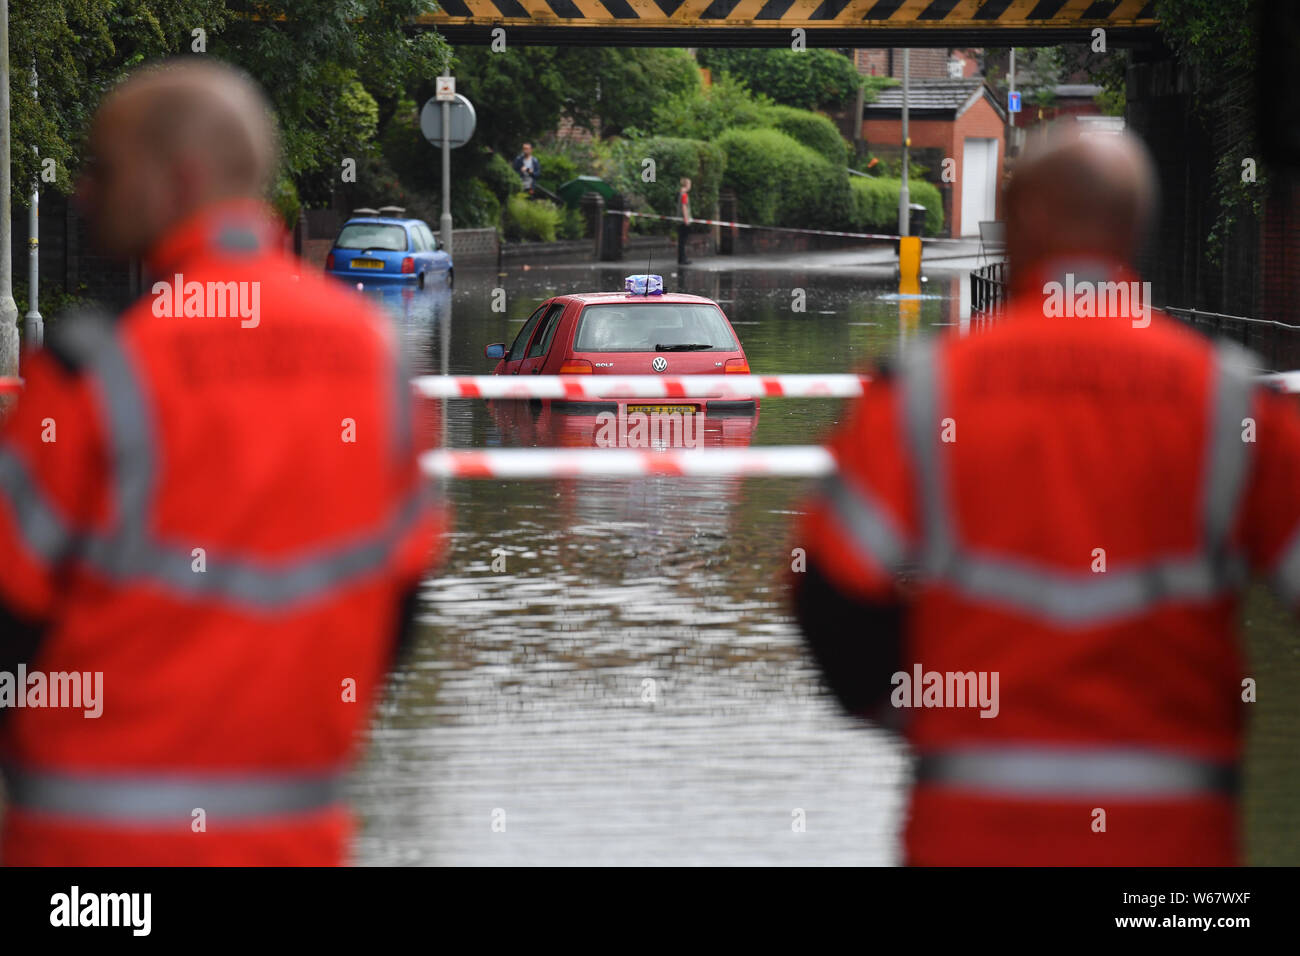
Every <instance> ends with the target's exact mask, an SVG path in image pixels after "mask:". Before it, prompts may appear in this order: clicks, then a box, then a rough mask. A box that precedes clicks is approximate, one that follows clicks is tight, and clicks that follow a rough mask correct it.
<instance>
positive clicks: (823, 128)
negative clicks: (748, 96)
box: [764, 106, 849, 166]
mask: <svg viewBox="0 0 1300 956" xmlns="http://www.w3.org/2000/svg"><path fill="white" fill-rule="evenodd" d="M764 117H765V118H766V119H767V121H768V125H770V126H772V127H773V128H774V129H779V130H780V131H781V132H783V133H785V134H786V135H787V136H789V137H790V138H791V139H795V140H798V141H799V142H800V143H803V144H804V145H805V146H807V147H809V148H810V149H813V150H816V151H817V152H819V153H821V154H822V155H823V156H825V157H826V159H827V160H828V161H830V162H832V163H834V164H835V165H836V166H843V165H845V164H846V163H847V162H848V161H849V144H848V143H846V142H845V141H844V137H843V136H841V135H840V131H839V130H838V129H837V128H836V126H835V124H834V123H832V122H831V121H830V120H829V119H828V118H826V117H825V116H822V115H821V114H820V113H810V112H808V111H807V110H799V109H795V108H794V107H793V106H772V107H769V108H768V109H767V111H766V112H765V114H764Z"/></svg>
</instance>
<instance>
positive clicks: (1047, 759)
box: [916, 747, 1238, 800]
mask: <svg viewBox="0 0 1300 956" xmlns="http://www.w3.org/2000/svg"><path fill="white" fill-rule="evenodd" d="M916 777H917V780H918V781H919V782H921V783H927V784H933V785H940V786H951V787H954V788H957V789H960V790H963V791H969V792H973V793H974V792H978V793H983V794H989V795H1014V796H1024V797H1031V798H1043V797H1061V798H1066V799H1068V798H1081V799H1092V798H1100V797H1115V798H1124V797H1128V798H1133V799H1149V800H1155V799H1162V798H1185V797H1196V796H1205V795H1207V794H1223V795H1231V794H1233V793H1235V792H1236V790H1237V787H1238V776H1237V771H1236V768H1235V767H1233V766H1231V765H1229V764H1218V763H1211V762H1208V761H1202V760H1196V759H1193V758H1189V757H1186V756H1183V755H1181V754H1173V753H1168V752H1165V751H1158V750H1141V749H1125V748H1106V749H1087V750H1084V749H1078V750H1075V749H1068V748H1049V747H975V748H963V749H960V750H952V751H945V752H941V753H933V754H924V755H922V756H921V757H920V758H919V760H918V761H917V768H916Z"/></svg>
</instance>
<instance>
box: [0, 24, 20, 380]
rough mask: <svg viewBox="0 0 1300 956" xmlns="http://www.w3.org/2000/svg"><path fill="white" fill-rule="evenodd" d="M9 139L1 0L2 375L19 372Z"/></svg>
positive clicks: (6, 52) (6, 28) (6, 40)
mask: <svg viewBox="0 0 1300 956" xmlns="http://www.w3.org/2000/svg"><path fill="white" fill-rule="evenodd" d="M9 140H10V128H9V0H0V375H11V376H12V375H17V374H18V303H17V302H15V301H14V256H13V221H12V215H11V204H10V182H9V145H10V143H9Z"/></svg>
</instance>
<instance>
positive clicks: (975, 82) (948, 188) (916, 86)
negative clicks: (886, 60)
mask: <svg viewBox="0 0 1300 956" xmlns="http://www.w3.org/2000/svg"><path fill="white" fill-rule="evenodd" d="M902 105H903V91H902V88H901V87H894V88H891V89H887V90H883V91H881V93H880V94H879V96H878V97H877V99H876V102H874V103H868V104H867V106H866V108H865V110H864V115H863V120H862V138H863V139H864V140H866V141H867V143H868V145H869V147H870V148H871V150H872V152H874V153H876V154H877V155H881V156H885V157H890V158H892V156H894V155H896V154H897V153H898V152H899V151H900V150H899V145H900V144H901V143H902V139H903V130H902ZM1006 122H1007V115H1006V113H1005V112H1003V110H1002V107H1001V106H1000V105H999V104H998V103H997V102H996V101H994V99H993V94H992V93H991V92H990V91H989V89H988V87H987V86H985V84H984V81H983V80H981V79H979V78H978V77H975V78H971V79H946V78H945V79H921V80H916V79H914V80H913V81H912V83H911V84H910V89H909V93H908V133H909V135H910V137H911V140H912V151H913V155H914V156H917V157H918V160H919V161H922V162H924V163H925V164H926V165H927V166H929V168H930V177H929V178H930V179H931V180H932V181H933V182H934V183H935V185H936V186H938V187H939V192H940V194H941V195H942V196H943V198H944V221H945V222H947V223H948V224H949V227H950V230H951V234H952V235H954V236H975V235H979V224H980V222H983V221H987V220H993V219H996V218H998V213H999V210H1000V203H1001V196H1000V193H1001V185H1002V175H1003V169H1004V162H1005V156H1006ZM922 155H924V158H923V159H922V158H921V156H922ZM945 159H953V160H955V166H954V168H953V172H954V174H955V180H954V181H953V182H951V183H946V182H943V178H942V173H943V160H945Z"/></svg>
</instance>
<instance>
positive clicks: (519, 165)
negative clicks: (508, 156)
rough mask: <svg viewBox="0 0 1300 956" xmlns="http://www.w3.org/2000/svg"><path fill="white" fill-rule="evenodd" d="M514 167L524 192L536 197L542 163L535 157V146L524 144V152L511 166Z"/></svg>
mask: <svg viewBox="0 0 1300 956" xmlns="http://www.w3.org/2000/svg"><path fill="white" fill-rule="evenodd" d="M510 165H511V166H513V167H514V170H515V172H517V173H518V174H519V182H520V184H521V185H522V186H523V188H524V192H526V193H528V195H529V196H530V197H531V196H533V195H535V193H536V189H537V177H538V176H540V175H541V174H542V164H541V161H540V160H539V159H538V158H537V157H536V156H534V155H533V144H532V143H524V145H523V152H521V153H520V154H519V155H518V156H516V157H515V159H514V162H513V163H511V164H510Z"/></svg>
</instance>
